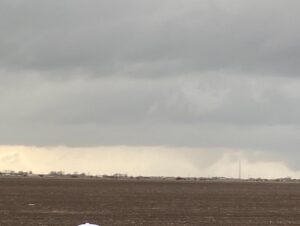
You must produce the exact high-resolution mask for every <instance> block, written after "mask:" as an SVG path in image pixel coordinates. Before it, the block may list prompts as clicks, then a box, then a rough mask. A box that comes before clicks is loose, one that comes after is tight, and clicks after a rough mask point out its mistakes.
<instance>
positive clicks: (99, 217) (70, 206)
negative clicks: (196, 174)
mask: <svg viewBox="0 0 300 226" xmlns="http://www.w3.org/2000/svg"><path fill="white" fill-rule="evenodd" d="M85 222H89V223H95V224H99V225H101V226H104V225H300V184H299V183H270V182H222V181H219V182H213V181H210V182H205V181H195V182H193V181H155V180H140V181H139V180H103V179H55V178H14V177H12V178H4V177H3V178H0V225H1V226H6V225H8V226H14V225H18V226H19V225H35V226H36V225H44V226H46V225H49V226H52V225H60V226H62V225H67V226H68V225H72V226H77V225H79V224H81V223H85Z"/></svg>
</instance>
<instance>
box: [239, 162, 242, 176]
mask: <svg viewBox="0 0 300 226" xmlns="http://www.w3.org/2000/svg"><path fill="white" fill-rule="evenodd" d="M241 177H242V165H241V160H239V180H240V179H241Z"/></svg>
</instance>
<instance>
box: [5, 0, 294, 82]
mask: <svg viewBox="0 0 300 226" xmlns="http://www.w3.org/2000/svg"><path fill="white" fill-rule="evenodd" d="M299 7H300V3H299V1H296V0H290V1H279V0H265V1H236V0H232V1H226V2H225V1H222V0H217V1H211V0H203V1H183V0H180V1H179V0H176V1H167V0H166V1H126V2H125V1H95V0H92V1H89V2H84V1H54V2H53V1H43V2H41V1H14V2H13V3H12V2H11V1H1V7H0V10H1V11H0V15H1V16H0V21H1V22H0V27H1V31H2V32H1V33H2V34H1V38H0V50H1V55H0V60H1V66H2V68H5V69H16V70H24V69H26V70H34V71H35V70H37V71H42V72H49V71H53V74H56V73H58V72H57V71H60V72H61V73H60V74H67V73H66V71H67V72H68V74H69V73H70V74H73V73H78V72H83V73H84V74H87V73H90V74H93V75H95V76H107V75H112V74H113V75H122V76H123V75H130V76H139V77H140V76H151V77H161V76H166V75H171V76H174V75H186V74H187V73H196V74H197V73H199V72H202V71H211V70H212V71H215V70H226V71H242V72H245V71H246V72H249V71H254V72H257V73H264V74H269V73H271V74H284V75H286V74H290V75H297V74H298V71H299V64H298V62H299V41H298V40H299V35H300V34H299V32H298V30H299V25H300V24H299V23H300V22H299V16H298V9H299Z"/></svg>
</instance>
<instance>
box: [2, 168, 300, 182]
mask: <svg viewBox="0 0 300 226" xmlns="http://www.w3.org/2000/svg"><path fill="white" fill-rule="evenodd" d="M0 176H2V177H63V178H101V179H126V180H176V181H182V180H183V181H184V180H186V181H245V182H247V181H248V182H251V181H252V182H255V181H256V182H268V181H271V182H272V181H273V182H300V179H293V178H290V177H285V178H276V179H264V178H247V179H237V178H227V177H160V176H128V175H127V174H122V173H115V174H112V175H106V174H104V175H90V174H86V173H78V172H74V173H65V172H64V171H50V172H49V173H46V174H35V173H33V172H32V171H13V170H4V171H0Z"/></svg>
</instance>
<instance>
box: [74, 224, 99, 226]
mask: <svg viewBox="0 0 300 226" xmlns="http://www.w3.org/2000/svg"><path fill="white" fill-rule="evenodd" d="M78 226H100V225H98V224H89V223H85V224H80V225H78Z"/></svg>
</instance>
